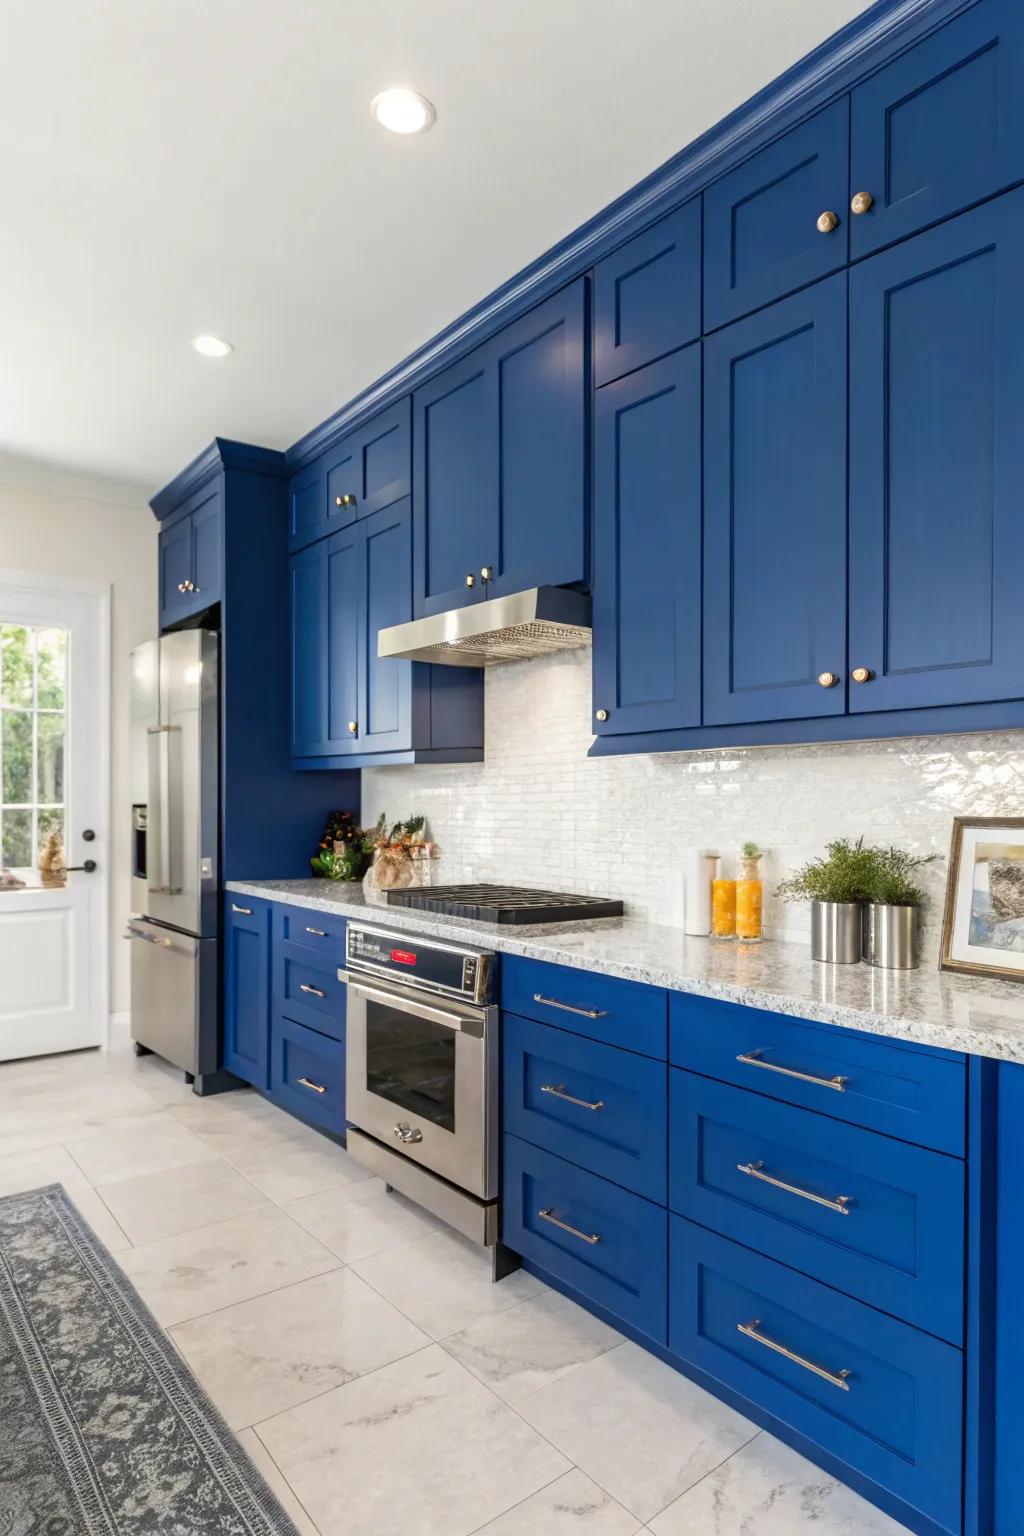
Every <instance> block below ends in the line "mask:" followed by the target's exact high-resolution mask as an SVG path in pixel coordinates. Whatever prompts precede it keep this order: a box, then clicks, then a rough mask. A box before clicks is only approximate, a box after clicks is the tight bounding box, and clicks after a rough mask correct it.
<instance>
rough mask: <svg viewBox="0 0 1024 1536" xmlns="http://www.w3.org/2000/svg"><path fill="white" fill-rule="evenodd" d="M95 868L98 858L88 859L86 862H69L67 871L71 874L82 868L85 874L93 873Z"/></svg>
mask: <svg viewBox="0 0 1024 1536" xmlns="http://www.w3.org/2000/svg"><path fill="white" fill-rule="evenodd" d="M95 868H96V860H95V859H86V861H85V863H84V864H69V865H68V867H67V873H68V874H69V875H71V874H74V873H75V872H76V871H77V870H81V871H82V872H83V874H86V875H91V874H92V872H93V870H94V869H95Z"/></svg>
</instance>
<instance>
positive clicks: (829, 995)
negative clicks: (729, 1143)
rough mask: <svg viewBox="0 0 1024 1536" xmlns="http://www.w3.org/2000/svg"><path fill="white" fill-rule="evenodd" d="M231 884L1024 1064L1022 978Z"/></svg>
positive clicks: (353, 894) (639, 926) (605, 922)
mask: <svg viewBox="0 0 1024 1536" xmlns="http://www.w3.org/2000/svg"><path fill="white" fill-rule="evenodd" d="M227 889H228V890H229V891H234V892H236V893H237V894H239V895H242V896H262V897H264V898H265V899H269V900H273V901H284V902H289V903H291V904H292V905H293V906H299V907H309V908H311V909H312V910H314V911H318V912H333V913H337V914H338V915H339V916H341V917H356V918H365V919H367V920H368V921H371V922H386V923H387V925H388V926H389V927H392V928H401V929H403V930H408V931H410V932H415V933H423V934H431V933H433V934H436V935H437V936H438V937H441V938H447V939H452V940H454V941H456V942H462V943H466V944H478V945H480V946H481V948H489V949H494V950H497V951H499V952H500V953H503V954H509V955H525V956H527V957H528V958H530V959H533V960H550V961H553V962H554V963H556V964H558V965H574V966H578V967H579V968H580V969H582V970H587V971H602V972H604V973H605V974H606V975H609V976H624V977H626V978H627V980H629V981H643V982H647V983H649V984H650V985H652V986H656V987H669V988H671V989H672V990H674V991H677V992H692V993H695V994H697V995H698V996H700V997H716V998H721V999H722V1000H723V1001H725V1002H730V1003H746V1004H748V1005H749V1006H750V1007H752V1008H765V1009H768V1010H769V1011H770V1012H772V1013H789V1014H793V1015H794V1016H795V1017H797V1018H802V1019H814V1020H817V1021H818V1022H820V1023H824V1024H838V1025H842V1026H844V1027H846V1028H848V1029H862V1030H866V1031H868V1032H869V1033H871V1034H876V1035H890V1036H892V1037H893V1038H894V1039H897V1040H911V1041H916V1042H918V1043H919V1044H921V1045H937V1046H942V1047H944V1048H945V1049H946V1050H950V1051H967V1052H970V1053H973V1054H975V1055H979V1056H993V1057H998V1058H1000V1059H1002V1060H1006V1061H1022V1062H1024V985H1022V986H1020V987H1018V986H1016V985H1015V984H1014V983H1013V982H1006V981H984V980H980V979H976V978H974V977H967V976H954V975H951V974H949V973H945V972H939V971H937V970H934V969H921V970H917V971H882V970H876V969H875V968H874V967H872V966H869V965H819V964H816V963H815V962H814V961H813V960H812V959H811V958H810V955H809V953H808V951H807V949H805V948H804V946H803V945H802V944H773V943H765V944H754V945H743V944H716V943H713V942H712V941H711V940H710V939H694V938H689V937H687V936H686V935H685V934H683V933H682V932H681V931H680V930H679V929H678V928H667V927H661V926H659V925H658V924H656V923H643V922H637V921H634V920H632V919H630V918H601V919H598V920H597V921H590V922H584V923H560V924H550V923H545V924H543V925H537V926H531V927H511V926H507V925H503V926H500V925H498V924H494V923H474V922H467V921H466V920H465V919H463V918H453V917H441V916H437V915H435V914H433V913H428V912H413V911H407V910H405V909H403V908H401V907H380V906H377V905H371V904H370V903H368V902H366V901H365V900H364V899H363V895H362V891H361V889H360V887H359V886H358V885H356V886H352V887H345V886H342V887H339V886H332V885H329V884H328V883H327V882H326V881H323V880H253V881H242V880H230V881H228V885H227Z"/></svg>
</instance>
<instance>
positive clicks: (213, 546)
mask: <svg viewBox="0 0 1024 1536" xmlns="http://www.w3.org/2000/svg"><path fill="white" fill-rule="evenodd" d="M223 505H224V498H223V496H222V494H221V491H220V489H219V488H218V489H217V490H216V491H214V493H213V494H212V495H209V496H205V497H203V499H201V500H199V501H197V502H196V504H195V505H194V506H193V507H192V510H191V513H190V515H189V522H190V524H191V529H192V591H191V592H190V593H189V597H190V599H191V604H190V607H191V610H192V612H193V613H201V612H202V610H203V609H204V608H209V607H210V606H211V605H212V604H213V603H219V602H220V598H221V548H222V545H223V537H224V520H223V517H222V510H223Z"/></svg>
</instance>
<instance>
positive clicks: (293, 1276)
mask: <svg viewBox="0 0 1024 1536" xmlns="http://www.w3.org/2000/svg"><path fill="white" fill-rule="evenodd" d="M121 1264H122V1267H123V1268H124V1270H125V1273H126V1274H127V1275H128V1276H129V1277H130V1278H131V1279H132V1280H133V1281H134V1283H135V1284H136V1285H137V1286H138V1288H139V1291H140V1292H141V1294H142V1297H143V1299H144V1300H145V1301H146V1303H147V1304H148V1305H149V1307H150V1309H151V1310H152V1311H153V1313H154V1314H155V1316H156V1319H157V1321H158V1322H159V1323H162V1324H163V1326H164V1327H165V1328H170V1327H171V1326H173V1324H175V1323H183V1322H186V1321H187V1320H188V1319H189V1318H191V1317H202V1316H203V1314H204V1313H206V1312H215V1311H217V1310H218V1309H219V1308H221V1307H230V1306H232V1305H233V1304H234V1303H235V1302H238V1301H248V1300H249V1298H250V1297H252V1296H262V1295H264V1294H265V1293H266V1292H268V1291H276V1290H279V1289H280V1288H281V1286H284V1285H295V1284H296V1283H297V1282H298V1281H300V1280H311V1279H312V1278H313V1276H314V1275H322V1274H325V1273H326V1272H327V1271H328V1270H331V1269H337V1268H338V1260H337V1259H336V1258H335V1256H334V1254H333V1253H330V1252H329V1251H328V1250H327V1249H326V1248H324V1247H323V1246H322V1245H321V1244H320V1243H318V1242H317V1241H316V1239H315V1238H312V1237H310V1235H309V1233H308V1232H304V1231H303V1229H302V1228H301V1227H300V1226H298V1225H297V1224H296V1223H295V1222H294V1221H292V1220H291V1218H290V1217H288V1216H286V1215H285V1214H284V1212H283V1211H280V1210H278V1209H277V1207H276V1206H268V1207H267V1208H266V1209H265V1210H260V1211H253V1212H251V1214H250V1215H248V1216H236V1217H234V1218H233V1219H232V1220H231V1221H218V1222H217V1223H216V1224H215V1225H214V1226H212V1227H199V1228H198V1229H197V1230H196V1231H195V1232H179V1233H177V1234H176V1235H175V1236H174V1237H164V1238H161V1239H160V1241H159V1242H156V1243H146V1244H145V1246H144V1247H141V1248H132V1249H130V1250H129V1252H128V1253H126V1254H125V1255H124V1256H123V1258H122V1259H121Z"/></svg>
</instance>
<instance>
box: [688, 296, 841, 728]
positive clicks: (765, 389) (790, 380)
mask: <svg viewBox="0 0 1024 1536" xmlns="http://www.w3.org/2000/svg"><path fill="white" fill-rule="evenodd" d="M704 423H705V426H704V724H705V725H726V724H730V723H733V722H737V723H742V724H746V723H748V722H750V721H757V720H795V719H805V718H811V717H814V716H819V715H839V714H842V713H843V712H844V710H845V707H846V688H845V674H846V274H845V273H838V274H837V275H836V276H835V277H830V278H826V280H825V281H824V282H821V283H816V284H815V285H814V286H813V287H811V288H808V289H806V290H805V291H804V292H803V293H799V294H797V295H796V296H795V297H793V298H791V299H785V300H783V302H782V303H781V304H775V305H773V306H772V307H771V308H770V309H765V310H762V311H761V312H760V313H759V314H757V315H752V316H750V317H749V318H748V319H746V320H740V321H738V322H737V323H736V324H735V325H731V326H729V327H728V329H726V330H724V331H720V332H719V333H718V334H717V335H715V336H711V337H709V338H708V340H707V341H706V342H705V344H704Z"/></svg>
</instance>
